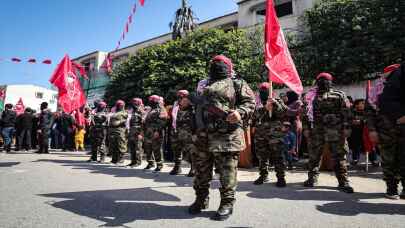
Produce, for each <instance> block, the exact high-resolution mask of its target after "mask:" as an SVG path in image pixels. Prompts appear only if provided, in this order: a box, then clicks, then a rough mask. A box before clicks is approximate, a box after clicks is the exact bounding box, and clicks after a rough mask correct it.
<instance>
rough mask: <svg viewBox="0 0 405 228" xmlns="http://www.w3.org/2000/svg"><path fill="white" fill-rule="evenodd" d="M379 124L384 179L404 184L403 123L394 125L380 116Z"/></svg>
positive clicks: (404, 150) (404, 151) (404, 130)
mask: <svg viewBox="0 0 405 228" xmlns="http://www.w3.org/2000/svg"><path fill="white" fill-rule="evenodd" d="M380 123H381V126H379V128H378V131H379V139H380V144H379V148H380V153H381V160H382V168H383V175H384V180H385V181H386V182H387V183H388V182H391V183H398V181H399V180H401V181H402V184H403V185H405V125H402V126H394V125H392V124H390V123H389V122H388V120H385V121H384V119H383V118H382V120H381V121H380Z"/></svg>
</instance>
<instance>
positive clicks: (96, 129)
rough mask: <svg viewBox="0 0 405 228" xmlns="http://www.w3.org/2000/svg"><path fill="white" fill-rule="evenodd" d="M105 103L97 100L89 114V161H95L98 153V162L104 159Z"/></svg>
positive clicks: (105, 132) (105, 133)
mask: <svg viewBox="0 0 405 228" xmlns="http://www.w3.org/2000/svg"><path fill="white" fill-rule="evenodd" d="M106 107H107V104H106V103H105V102H103V101H100V102H97V106H96V110H95V113H94V114H93V115H92V116H91V129H90V135H91V139H92V144H91V158H90V160H89V162H95V161H97V154H100V160H99V162H100V163H103V162H104V159H105V139H106V135H107V112H106V111H105V109H106Z"/></svg>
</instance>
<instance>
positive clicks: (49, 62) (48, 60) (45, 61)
mask: <svg viewBox="0 0 405 228" xmlns="http://www.w3.org/2000/svg"><path fill="white" fill-rule="evenodd" d="M42 63H43V64H52V60H50V59H45V60H44V61H42Z"/></svg>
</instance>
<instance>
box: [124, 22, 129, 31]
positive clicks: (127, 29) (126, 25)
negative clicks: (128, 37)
mask: <svg viewBox="0 0 405 228" xmlns="http://www.w3.org/2000/svg"><path fill="white" fill-rule="evenodd" d="M125 32H126V33H128V32H129V24H128V22H127V24H125Z"/></svg>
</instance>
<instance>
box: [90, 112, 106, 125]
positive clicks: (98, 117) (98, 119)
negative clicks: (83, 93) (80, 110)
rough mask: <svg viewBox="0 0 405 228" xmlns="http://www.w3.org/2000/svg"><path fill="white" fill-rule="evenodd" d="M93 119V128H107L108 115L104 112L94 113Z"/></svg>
mask: <svg viewBox="0 0 405 228" xmlns="http://www.w3.org/2000/svg"><path fill="white" fill-rule="evenodd" d="M91 119H92V126H93V127H96V128H104V127H106V126H107V113H106V112H104V111H101V112H96V113H94V114H93V115H92V117H91Z"/></svg>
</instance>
